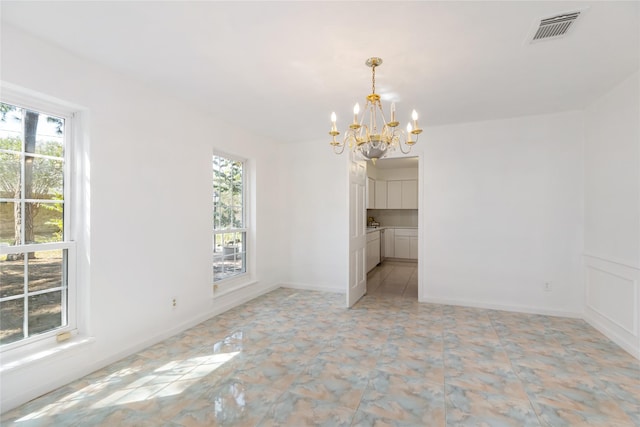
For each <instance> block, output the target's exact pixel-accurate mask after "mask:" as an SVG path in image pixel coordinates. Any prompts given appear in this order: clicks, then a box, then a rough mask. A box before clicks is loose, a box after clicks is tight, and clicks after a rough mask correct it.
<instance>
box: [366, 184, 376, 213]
mask: <svg viewBox="0 0 640 427" xmlns="http://www.w3.org/2000/svg"><path fill="white" fill-rule="evenodd" d="M375 196H376V181H375V180H374V179H373V178H369V177H367V209H374V208H375Z"/></svg>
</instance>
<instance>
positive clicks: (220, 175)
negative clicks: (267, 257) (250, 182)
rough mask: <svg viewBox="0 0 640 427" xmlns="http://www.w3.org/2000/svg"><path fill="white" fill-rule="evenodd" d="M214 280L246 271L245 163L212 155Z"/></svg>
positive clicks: (220, 279)
mask: <svg viewBox="0 0 640 427" xmlns="http://www.w3.org/2000/svg"><path fill="white" fill-rule="evenodd" d="M212 164H213V281H214V283H215V282H220V281H222V280H225V279H228V278H231V277H235V276H238V275H240V274H243V273H246V271H247V264H246V263H247V228H246V209H245V193H246V185H245V162H244V161H242V160H237V159H231V158H229V157H226V156H221V155H216V154H214V155H213V161H212Z"/></svg>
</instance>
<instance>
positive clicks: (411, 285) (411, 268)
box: [367, 260, 418, 300]
mask: <svg viewBox="0 0 640 427" xmlns="http://www.w3.org/2000/svg"><path fill="white" fill-rule="evenodd" d="M367 293H368V294H369V295H375V296H382V295H395V296H401V297H404V298H413V299H415V300H417V299H418V263H417V262H410V261H395V260H386V261H383V262H382V264H379V265H378V266H377V267H376V268H374V269H373V270H371V271H370V272H369V274H368V275H367Z"/></svg>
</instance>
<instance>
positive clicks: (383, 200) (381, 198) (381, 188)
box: [374, 180, 387, 209]
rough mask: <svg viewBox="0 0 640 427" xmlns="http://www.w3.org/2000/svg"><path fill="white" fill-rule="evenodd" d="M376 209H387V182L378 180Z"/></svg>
mask: <svg viewBox="0 0 640 427" xmlns="http://www.w3.org/2000/svg"><path fill="white" fill-rule="evenodd" d="M375 187H376V189H375V201H374V206H375V209H387V181H382V180H376V185H375Z"/></svg>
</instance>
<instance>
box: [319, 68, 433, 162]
mask: <svg viewBox="0 0 640 427" xmlns="http://www.w3.org/2000/svg"><path fill="white" fill-rule="evenodd" d="M365 64H366V65H367V66H368V67H371V94H370V95H368V96H367V102H366V104H365V107H364V112H363V114H362V116H361V117H360V121H358V114H360V104H356V105H355V107H353V123H351V124H350V125H349V129H348V130H347V131H346V132H345V134H344V139H343V140H342V142H340V141H338V140H336V136H338V135H340V132H339V131H338V129H337V127H336V113H335V112H334V113H331V131H330V132H329V135H331V136H332V138H333V139H332V140H331V142H330V143H329V144H330V145H331V146H332V147H333V151H334V152H335V153H336V154H342V153H343V152H344V148H345V147H346V146H349V149H350V150H352V151H353V152H354V153H355V154H356V155H357V157H359V158H361V159H365V160H371V161H373V163H374V164H375V163H376V160H378V159H380V158H383V157H386V155H387V154H388V153H390V152H392V151H394V150H395V149H396V148H400V151H401V152H402V153H404V154H408V153H409V152H410V151H411V147H412V146H413V145H414V144H415V143H416V142H418V135H420V133H422V129H420V127H418V113H416V110H413V113H412V114H411V118H412V120H413V125H412V124H411V123H407V128H406V131H405V130H403V129H398V125H399V122H398V121H396V104H395V103H391V108H390V120H389V121H388V122H387V120H386V119H385V116H384V111H383V110H382V103H381V102H380V95H378V94H377V93H376V67H377V66H379V65H380V64H382V58H376V57H373V58H369V59H367V61H366V62H365Z"/></svg>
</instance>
